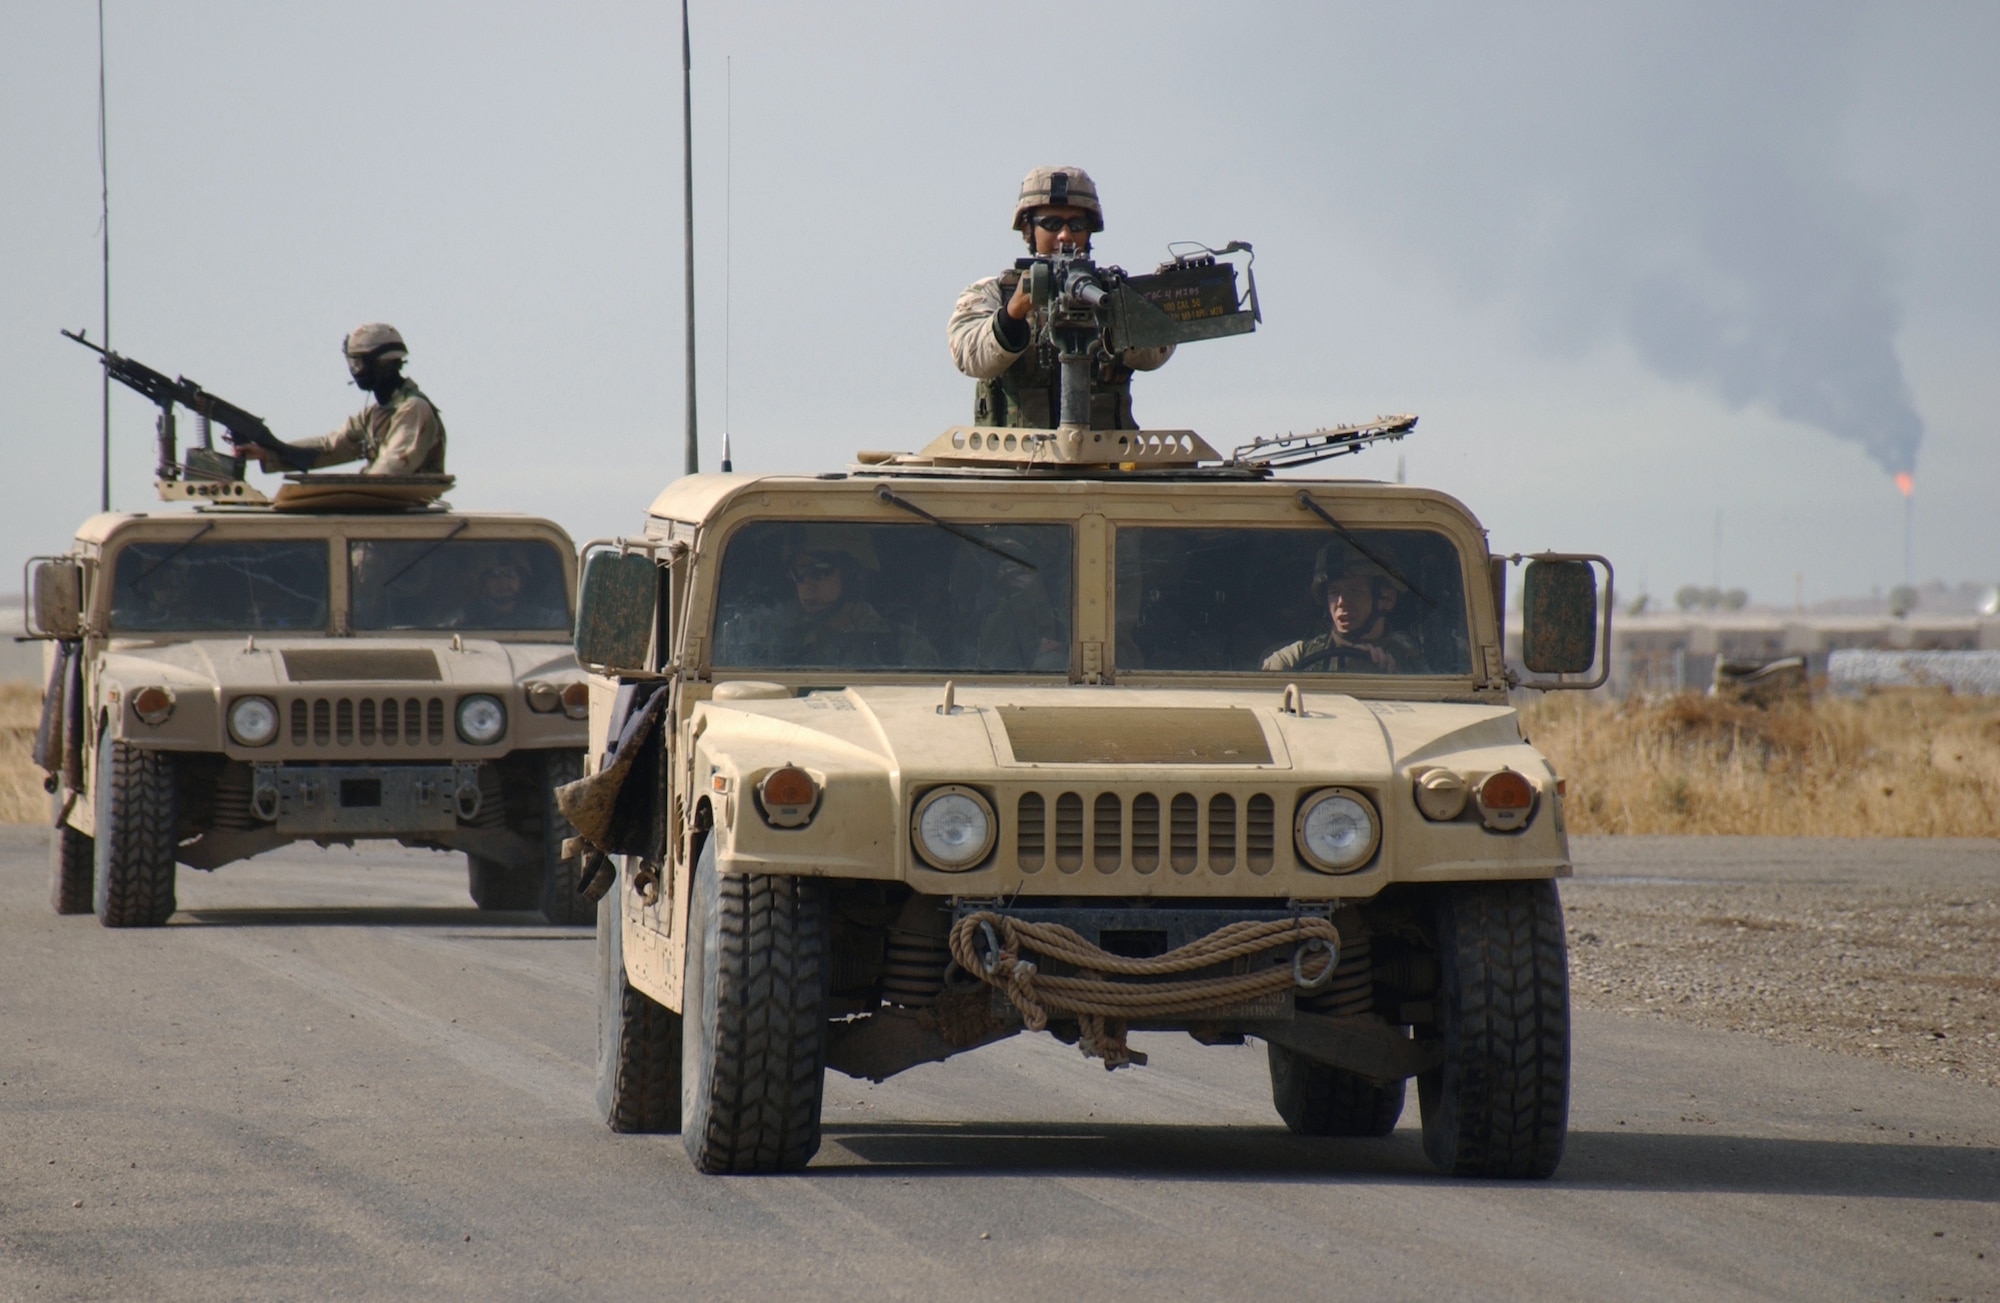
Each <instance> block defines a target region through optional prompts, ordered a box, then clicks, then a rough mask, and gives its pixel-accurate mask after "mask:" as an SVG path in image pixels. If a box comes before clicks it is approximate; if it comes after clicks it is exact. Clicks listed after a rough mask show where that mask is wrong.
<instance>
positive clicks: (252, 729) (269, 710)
mask: <svg viewBox="0 0 2000 1303" xmlns="http://www.w3.org/2000/svg"><path fill="white" fill-rule="evenodd" d="M229 736H231V737H233V738H235V739H236V740H237V742H239V743H241V744H242V745H244V746H246V747H260V746H263V745H264V744H265V743H266V742H269V741H270V740H271V739H272V738H274V737H276V736H278V707H277V706H276V705H275V704H273V703H272V701H271V699H270V698H269V697H238V698H237V699H236V704H234V705H233V706H231V707H230V708H229Z"/></svg>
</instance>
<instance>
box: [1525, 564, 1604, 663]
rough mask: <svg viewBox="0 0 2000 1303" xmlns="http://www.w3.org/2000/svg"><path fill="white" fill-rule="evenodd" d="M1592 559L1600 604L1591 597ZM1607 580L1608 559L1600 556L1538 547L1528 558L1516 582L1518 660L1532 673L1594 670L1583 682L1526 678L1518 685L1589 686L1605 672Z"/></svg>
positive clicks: (1593, 587) (1593, 581)
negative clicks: (1600, 586)
mask: <svg viewBox="0 0 2000 1303" xmlns="http://www.w3.org/2000/svg"><path fill="white" fill-rule="evenodd" d="M1593 563H1595V564H1597V565H1601V566H1603V567H1604V601H1603V602H1602V604H1600V603H1599V602H1598V599H1597V576H1596V575H1594V574H1592V573H1591V566H1592V564H1593ZM1611 582H1612V581H1611V563H1610V562H1609V561H1607V560H1605V559H1604V558H1603V557H1600V556H1577V555H1570V554H1564V553H1556V552H1544V553H1542V554H1540V555H1538V556H1532V557H1529V558H1528V567H1527V571H1526V573H1525V574H1524V575H1523V576H1522V581H1521V662H1522V664H1524V665H1526V666H1527V668H1528V671H1529V672H1530V673H1533V674H1588V673H1590V672H1591V670H1592V669H1593V668H1595V669H1596V670H1597V671H1598V672H1597V676H1596V677H1595V678H1593V679H1590V680H1588V681H1585V682H1547V681H1545V682H1534V681H1530V682H1528V683H1525V684H1523V685H1522V686H1524V687H1531V688H1556V687H1562V688H1595V687H1601V686H1602V685H1603V683H1604V681H1605V680H1606V679H1607V678H1609V677H1610V669H1611V666H1610V651H1611ZM1600 611H1601V612H1602V621H1601V625H1602V628H1601V630H1600V619H1599V613H1600ZM1600 633H1601V636H1602V638H1603V642H1604V653H1605V658H1604V659H1605V663H1604V664H1603V665H1602V666H1600V665H1599V664H1598V639H1599V637H1600Z"/></svg>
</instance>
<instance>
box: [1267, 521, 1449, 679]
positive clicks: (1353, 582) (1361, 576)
mask: <svg viewBox="0 0 2000 1303" xmlns="http://www.w3.org/2000/svg"><path fill="white" fill-rule="evenodd" d="M1403 587H1404V586H1403V584H1402V583H1401V582H1400V581H1399V580H1397V579H1395V578H1393V577H1392V576H1391V575H1390V574H1389V572H1388V571H1387V570H1386V569H1384V568H1383V567H1382V565H1381V564H1380V563H1379V562H1376V561H1373V560H1371V559H1369V558H1367V557H1364V556H1362V555H1360V554H1359V553H1357V552H1355V551H1353V550H1351V549H1350V548H1348V547H1347V546H1346V545H1345V544H1342V543H1328V544H1327V545H1326V546H1325V547H1322V548H1321V549H1320V550H1319V555H1318V556H1317V557H1315V558H1314V564H1313V580H1312V593H1313V604H1314V606H1316V607H1321V608H1324V609H1325V611H1326V615H1327V621H1328V624H1329V625H1330V626H1331V627H1329V628H1328V629H1327V630H1326V631H1325V632H1323V633H1320V634H1317V635H1315V636H1313V637H1310V638H1305V639H1301V640H1300V641H1298V642H1295V643H1292V644H1291V645H1289V646H1286V647H1280V648H1279V649H1278V650H1277V651H1274V652H1272V653H1271V654H1270V655H1269V656H1267V657H1265V658H1264V666H1263V667H1264V669H1266V670H1310V671H1316V672H1319V673H1328V672H1332V673H1343V674H1423V673H1426V672H1427V667H1426V666H1425V664H1424V655H1423V651H1422V650H1421V649H1420V648H1419V647H1418V646H1417V643H1416V640H1415V639H1413V638H1411V637H1410V635H1409V634H1408V633H1406V632H1404V631H1403V630H1400V629H1397V628H1395V627H1394V623H1393V621H1394V615H1395V611H1396V605H1397V602H1398V600H1399V599H1400V597H1401V596H1402V593H1403Z"/></svg>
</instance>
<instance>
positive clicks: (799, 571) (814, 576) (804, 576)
mask: <svg viewBox="0 0 2000 1303" xmlns="http://www.w3.org/2000/svg"><path fill="white" fill-rule="evenodd" d="M839 573H840V567H838V566H830V565H828V564H827V563H826V562H824V561H813V562H809V563H808V564H806V565H802V566H796V567H794V568H793V570H792V582H793V583H795V584H819V583H825V582H826V581H827V580H828V579H831V578H832V577H833V576H835V575H837V574H839Z"/></svg>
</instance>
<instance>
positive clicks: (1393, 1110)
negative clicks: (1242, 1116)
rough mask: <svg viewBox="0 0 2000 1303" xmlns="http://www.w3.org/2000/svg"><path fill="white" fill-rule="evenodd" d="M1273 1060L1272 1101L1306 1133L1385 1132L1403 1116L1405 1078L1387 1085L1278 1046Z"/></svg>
mask: <svg viewBox="0 0 2000 1303" xmlns="http://www.w3.org/2000/svg"><path fill="white" fill-rule="evenodd" d="M1265 1048H1266V1049H1267V1050H1268V1051H1269V1052H1270V1059H1271V1102H1272V1103H1273V1104H1276V1105H1277V1106H1278V1116H1279V1117H1281V1118H1283V1119H1284V1120H1285V1125H1286V1126H1288V1127H1290V1128H1291V1129H1292V1131H1293V1132H1294V1133H1296V1134H1298V1135H1302V1136H1386V1135H1388V1134H1389V1133H1390V1132H1391V1131H1394V1130H1395V1129H1396V1119H1398V1118H1400V1117H1402V1116H1403V1096H1404V1083H1403V1082H1401V1081H1392V1082H1389V1083H1388V1084H1387V1085H1383V1084H1381V1083H1378V1082H1374V1081H1370V1080H1369V1079H1368V1078H1366V1077H1363V1076H1360V1075H1358V1074H1356V1073H1352V1072H1348V1071H1345V1070H1344V1069H1341V1068H1332V1067H1328V1066H1327V1065H1326V1064H1324V1063H1315V1062H1313V1060H1311V1059H1308V1058H1306V1057H1305V1056H1304V1055H1302V1054H1295V1053H1293V1052H1292V1051H1291V1050H1288V1049H1285V1048H1284V1047H1283V1046H1279V1045H1266V1046H1265Z"/></svg>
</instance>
